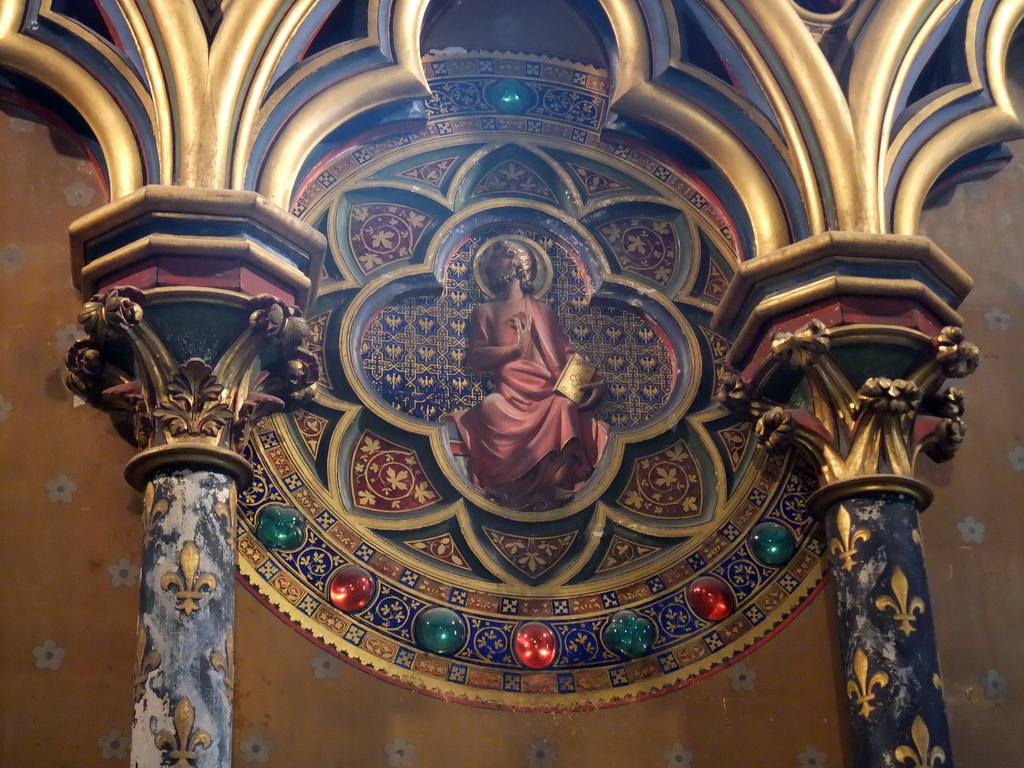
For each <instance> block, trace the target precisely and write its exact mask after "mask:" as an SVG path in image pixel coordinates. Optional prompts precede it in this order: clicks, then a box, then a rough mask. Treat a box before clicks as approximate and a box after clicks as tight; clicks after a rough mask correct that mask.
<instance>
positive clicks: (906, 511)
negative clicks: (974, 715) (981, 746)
mask: <svg viewBox="0 0 1024 768" xmlns="http://www.w3.org/2000/svg"><path fill="white" fill-rule="evenodd" d="M918 512H919V510H918V503H917V501H916V500H914V499H913V498H911V497H910V496H908V495H905V494H901V493H896V492H876V493H867V494H864V495H861V496H857V497H853V498H847V499H845V500H843V501H841V502H839V503H837V504H835V505H834V506H832V507H831V508H830V509H829V511H828V513H827V516H826V528H827V533H828V541H829V554H830V561H831V571H832V576H833V579H834V583H835V587H836V596H837V605H838V613H839V617H838V618H839V639H840V645H841V652H842V658H843V669H844V672H845V676H846V680H847V689H846V693H847V695H848V700H849V710H850V724H851V735H852V746H853V754H854V766H856V768H894V767H895V766H905V765H910V766H921V767H923V768H932V766H937V765H941V766H942V768H952V766H953V756H952V752H951V749H950V743H949V728H948V725H947V723H946V710H945V705H944V703H943V699H942V682H941V678H940V676H939V662H938V654H937V652H936V647H935V630H934V625H933V619H932V609H931V605H930V602H929V598H928V584H927V581H926V578H925V565H924V557H923V553H922V550H921V534H920V531H919V529H918Z"/></svg>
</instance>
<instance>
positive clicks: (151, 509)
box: [142, 486, 170, 549]
mask: <svg viewBox="0 0 1024 768" xmlns="http://www.w3.org/2000/svg"><path fill="white" fill-rule="evenodd" d="M152 488H153V486H149V488H147V489H146V499H145V505H144V509H143V510H142V548H143V549H145V548H146V547H148V546H149V543H150V542H151V541H153V537H154V536H155V534H156V523H157V518H159V517H160V516H161V515H166V514H167V510H168V509H170V505H169V504H168V503H167V499H157V500H156V501H154V500H153V492H152Z"/></svg>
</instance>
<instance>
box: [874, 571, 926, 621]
mask: <svg viewBox="0 0 1024 768" xmlns="http://www.w3.org/2000/svg"><path fill="white" fill-rule="evenodd" d="M889 584H890V586H891V587H892V597H890V596H889V595H880V596H879V597H877V598H876V599H875V607H876V608H878V610H880V611H886V610H891V611H892V617H893V620H895V621H898V622H900V630H901V631H902V632H903V634H905V635H907V636H908V637H909V636H910V633H911V632H913V631H914V626H913V624H914V620H915V619H916V618H917V616H916V615H915V614H922V613H924V600H922V599H921V598H920V597H909V595H910V584H909V583H908V582H907V576H906V574H905V573H903V569H902V568H900V567H899V566H897V567H896V570H895V571H893V574H892V578H891V579H890V581H889ZM908 598H909V599H908Z"/></svg>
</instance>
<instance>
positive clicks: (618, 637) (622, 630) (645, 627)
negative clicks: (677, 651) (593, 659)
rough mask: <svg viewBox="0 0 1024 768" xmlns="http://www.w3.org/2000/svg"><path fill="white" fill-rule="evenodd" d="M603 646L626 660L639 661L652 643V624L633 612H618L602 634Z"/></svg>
mask: <svg viewBox="0 0 1024 768" xmlns="http://www.w3.org/2000/svg"><path fill="white" fill-rule="evenodd" d="M602 636H603V637H604V644H605V645H607V646H608V647H609V648H610V649H611V650H613V651H615V653H617V654H619V655H620V656H625V657H626V658H627V659H639V658H640V657H641V656H643V655H644V654H645V653H647V651H648V649H649V648H650V647H651V643H653V642H654V624H652V623H651V621H650V620H649V619H645V618H644V617H643V616H640V615H639V614H637V613H636V612H634V611H618V612H617V613H616V614H614V615H613V616H612V618H611V620H610V621H609V622H608V626H607V627H605V628H604V632H603V633H602Z"/></svg>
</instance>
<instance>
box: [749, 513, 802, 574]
mask: <svg viewBox="0 0 1024 768" xmlns="http://www.w3.org/2000/svg"><path fill="white" fill-rule="evenodd" d="M748 542H749V544H750V551H751V552H753V553H754V557H756V558H757V559H758V560H760V561H761V562H762V563H764V564H765V565H782V564H783V563H788V562H789V560H790V558H791V557H793V552H795V551H796V541H795V540H794V539H793V534H792V533H790V530H789V528H787V527H786V526H784V525H782V524H781V523H758V524H757V525H755V526H754V530H752V531H751V532H750V537H749V538H748Z"/></svg>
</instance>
